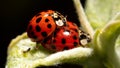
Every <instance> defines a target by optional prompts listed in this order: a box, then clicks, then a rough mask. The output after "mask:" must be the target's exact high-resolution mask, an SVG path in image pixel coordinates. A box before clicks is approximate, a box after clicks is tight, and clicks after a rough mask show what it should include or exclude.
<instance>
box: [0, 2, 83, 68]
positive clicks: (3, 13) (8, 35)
mask: <svg viewBox="0 0 120 68" xmlns="http://www.w3.org/2000/svg"><path fill="white" fill-rule="evenodd" d="M81 2H82V4H83V5H84V3H85V0H81ZM48 9H52V10H56V11H58V12H60V13H62V14H63V15H64V16H67V20H69V21H73V22H75V23H77V25H80V24H79V21H78V19H77V14H76V12H75V8H74V5H73V2H72V0H3V1H0V68H4V66H5V63H6V56H7V47H8V45H9V43H10V41H11V39H13V38H15V37H16V36H17V35H20V34H22V33H23V32H25V31H26V28H27V25H28V23H29V20H30V19H31V18H32V17H33V16H34V15H35V14H37V13H38V12H40V11H43V10H48ZM53 67H54V68H68V67H69V68H73V67H74V68H80V67H81V66H79V65H71V64H62V65H58V66H50V67H46V68H53Z"/></svg>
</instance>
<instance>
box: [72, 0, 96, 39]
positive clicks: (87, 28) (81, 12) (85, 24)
mask: <svg viewBox="0 0 120 68" xmlns="http://www.w3.org/2000/svg"><path fill="white" fill-rule="evenodd" d="M73 3H74V6H75V8H76V12H77V14H78V19H79V21H80V24H81V26H82V28H84V29H85V31H86V32H88V33H89V34H90V36H91V38H93V34H94V30H93V28H92V27H91V25H90V23H89V22H88V19H87V17H86V15H85V12H84V10H83V7H82V5H81V2H80V0H73Z"/></svg>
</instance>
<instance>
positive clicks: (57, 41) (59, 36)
mask: <svg viewBox="0 0 120 68" xmlns="http://www.w3.org/2000/svg"><path fill="white" fill-rule="evenodd" d="M42 45H43V46H44V47H45V48H47V49H49V50H52V51H63V50H68V49H72V48H75V47H77V46H79V33H78V27H77V25H76V24H75V23H72V22H69V21H68V22H67V26H64V27H62V28H60V29H57V30H56V31H55V32H54V34H53V36H49V37H48V38H46V39H45V40H44V41H43V42H42Z"/></svg>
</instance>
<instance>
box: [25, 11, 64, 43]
mask: <svg viewBox="0 0 120 68" xmlns="http://www.w3.org/2000/svg"><path fill="white" fill-rule="evenodd" d="M65 25H66V18H65V17H64V16H63V15H61V14H60V13H59V12H57V11H53V10H47V11H43V12H40V13H38V14H37V15H35V16H34V17H33V18H32V19H31V21H30V23H29V25H28V28H27V34H28V36H29V37H30V38H31V39H32V40H33V41H36V42H41V41H42V40H44V39H45V38H46V37H48V36H50V35H51V34H52V33H53V32H54V31H55V29H56V28H59V27H61V26H65Z"/></svg>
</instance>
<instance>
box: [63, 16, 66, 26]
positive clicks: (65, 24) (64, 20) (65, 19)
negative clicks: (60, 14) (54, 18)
mask: <svg viewBox="0 0 120 68" xmlns="http://www.w3.org/2000/svg"><path fill="white" fill-rule="evenodd" d="M63 22H64V23H65V26H67V15H65V17H64V21H63Z"/></svg>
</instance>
